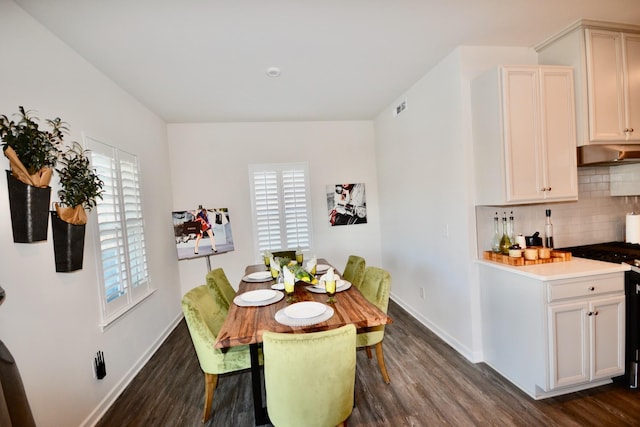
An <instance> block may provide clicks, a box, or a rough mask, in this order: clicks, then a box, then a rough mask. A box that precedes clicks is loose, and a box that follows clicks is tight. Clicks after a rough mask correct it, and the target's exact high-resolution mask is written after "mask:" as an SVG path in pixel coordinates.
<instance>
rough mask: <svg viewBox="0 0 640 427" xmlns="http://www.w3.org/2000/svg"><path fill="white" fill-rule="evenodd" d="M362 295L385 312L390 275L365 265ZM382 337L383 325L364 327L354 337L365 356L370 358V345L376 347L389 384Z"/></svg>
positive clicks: (382, 370) (380, 365)
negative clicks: (364, 328)
mask: <svg viewBox="0 0 640 427" xmlns="http://www.w3.org/2000/svg"><path fill="white" fill-rule="evenodd" d="M360 292H362V295H364V297H365V298H366V299H367V300H368V301H369V302H371V303H372V304H374V305H375V306H376V307H378V308H379V309H380V310H381V311H383V312H385V313H386V312H387V308H388V307H389V293H390V292H391V275H390V274H389V273H388V272H387V271H385V270H383V269H381V268H378V267H367V268H366V269H365V271H364V278H363V280H362V286H361V287H360ZM383 339H384V325H381V326H374V327H370V328H366V332H362V331H361V332H360V333H359V334H358V336H357V338H356V341H357V346H358V347H365V348H366V350H367V357H369V359H371V358H372V355H371V346H375V347H376V358H377V359H378V366H379V367H380V373H381V374H382V378H383V379H384V382H386V383H387V384H389V382H390V379H389V374H388V373H387V367H386V366H385V364H384V354H383V352H382V340H383Z"/></svg>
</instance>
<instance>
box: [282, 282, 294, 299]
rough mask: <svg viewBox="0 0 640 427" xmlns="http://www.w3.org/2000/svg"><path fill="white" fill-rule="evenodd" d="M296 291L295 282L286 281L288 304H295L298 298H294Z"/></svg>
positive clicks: (285, 288)
mask: <svg viewBox="0 0 640 427" xmlns="http://www.w3.org/2000/svg"><path fill="white" fill-rule="evenodd" d="M294 290H295V283H294V282H293V281H291V282H290V281H287V280H285V281H284V293H285V295H286V296H287V300H286V302H288V303H289V302H294V301H295V300H296V297H295V296H293V294H294Z"/></svg>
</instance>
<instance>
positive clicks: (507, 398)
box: [97, 302, 640, 427]
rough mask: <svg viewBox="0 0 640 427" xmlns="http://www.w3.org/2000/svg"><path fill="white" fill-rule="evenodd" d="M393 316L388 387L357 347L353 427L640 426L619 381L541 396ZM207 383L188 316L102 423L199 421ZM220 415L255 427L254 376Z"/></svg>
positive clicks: (225, 399) (219, 399)
mask: <svg viewBox="0 0 640 427" xmlns="http://www.w3.org/2000/svg"><path fill="white" fill-rule="evenodd" d="M389 314H390V315H391V317H392V318H393V320H394V323H393V324H392V325H390V326H388V327H387V329H386V334H385V341H384V351H385V358H386V362H387V369H388V371H389V375H390V377H391V384H389V385H387V384H385V383H384V382H383V381H382V378H381V376H380V373H379V371H378V367H377V364H376V362H375V355H374V360H373V361H369V360H368V359H367V357H366V354H365V352H364V351H359V352H358V357H357V363H358V367H357V378H356V407H355V408H354V410H353V413H352V414H351V417H350V418H349V420H348V423H349V426H351V427H355V426H394V427H395V426H638V425H640V392H634V391H631V390H627V389H625V388H624V387H622V386H620V385H618V384H615V383H614V384H611V385H607V386H603V387H599V388H596V389H592V390H587V391H583V392H578V393H572V394H570V395H566V396H561V397H557V398H551V399H545V400H540V401H535V400H532V399H530V398H529V397H528V396H526V395H525V394H524V393H522V392H521V391H520V390H519V389H517V388H516V387H515V386H513V385H512V384H511V383H509V382H508V381H507V380H505V379H504V378H503V377H501V376H500V375H499V374H497V373H496V372H495V371H493V370H492V369H491V368H489V367H488V366H487V365H485V364H483V363H480V364H472V363H469V362H468V361H467V360H466V359H465V358H464V357H462V356H460V355H459V354H458V353H457V352H456V351H454V350H453V349H452V348H451V347H449V346H448V345H447V344H445V343H444V342H443V341H442V340H440V339H439V338H438V337H436V336H435V335H434V334H433V333H432V332H431V331H429V330H428V329H427V328H425V327H424V326H422V325H421V324H420V323H418V322H417V321H416V320H415V319H413V317H411V316H410V315H409V314H408V313H406V312H405V311H404V310H403V309H401V308H400V307H399V306H398V305H397V304H395V303H393V302H391V303H390V306H389ZM203 387H204V385H203V375H202V373H201V371H200V367H199V365H198V361H197V358H196V355H195V351H194V350H193V346H192V344H191V339H190V337H189V332H188V330H187V327H186V324H185V323H184V320H183V321H182V322H181V323H180V324H179V325H178V327H177V328H176V329H175V330H174V331H173V332H172V333H171V335H170V336H169V337H168V338H167V340H166V341H165V343H164V344H163V345H162V346H161V348H160V349H159V350H158V351H157V352H156V354H155V355H154V356H153V357H152V358H151V360H150V361H149V363H148V364H147V365H146V366H145V367H144V368H143V369H142V370H141V372H140V373H139V375H138V376H137V377H136V378H135V379H134V380H133V382H132V383H131V384H130V385H129V386H128V387H127V389H126V390H125V391H124V392H123V394H122V395H121V396H120V397H119V398H118V400H117V401H116V403H115V404H114V405H113V406H112V407H111V408H110V410H109V411H108V412H107V413H106V414H105V416H104V417H103V418H102V420H101V421H100V422H99V423H98V424H97V425H98V426H105V427H107V426H108V427H111V426H118V427H122V426H171V427H174V426H201V425H203V424H202V423H201V422H200V417H201V411H202V405H203V400H204V390H203ZM312 397H313V396H310V398H312ZM213 411H214V412H213V418H212V419H210V420H209V421H208V423H207V424H206V426H224V427H227V426H247V427H248V426H253V425H254V417H253V407H252V397H251V377H250V374H249V372H242V373H238V374H230V375H224V376H221V378H220V381H219V383H218V388H217V390H216V394H215V398H214V401H213ZM301 427H303V426H301Z"/></svg>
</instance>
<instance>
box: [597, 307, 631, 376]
mask: <svg viewBox="0 0 640 427" xmlns="http://www.w3.org/2000/svg"><path fill="white" fill-rule="evenodd" d="M624 312H625V297H624V295H620V296H616V297H610V298H603V299H599V300H594V301H593V302H592V303H591V305H590V307H589V313H591V315H590V316H589V317H590V318H591V342H592V346H591V379H592V380H596V379H599V378H611V377H615V376H617V375H622V374H623V373H624V348H625V347H624V342H625V320H624Z"/></svg>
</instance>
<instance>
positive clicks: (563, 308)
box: [548, 302, 590, 389]
mask: <svg viewBox="0 0 640 427" xmlns="http://www.w3.org/2000/svg"><path fill="white" fill-rule="evenodd" d="M588 312H589V304H588V302H573V303H567V304H557V305H552V306H549V308H548V316H549V319H548V326H549V361H550V363H549V384H550V386H551V387H550V388H551V389H554V388H558V387H565V386H569V385H574V384H579V383H584V382H587V381H589V374H590V372H589V332H588V325H589V317H588Z"/></svg>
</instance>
